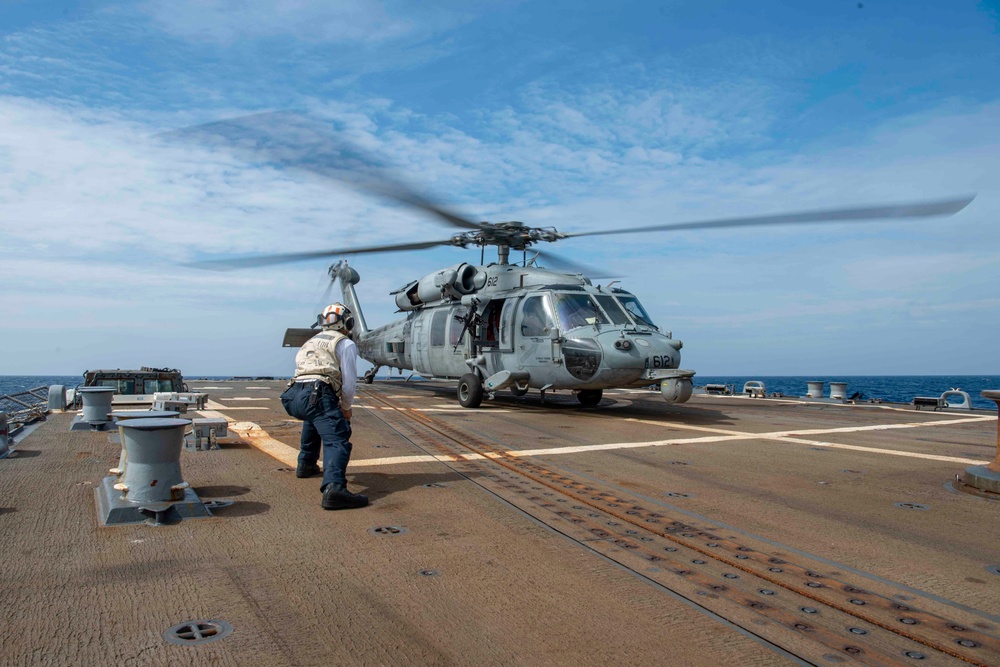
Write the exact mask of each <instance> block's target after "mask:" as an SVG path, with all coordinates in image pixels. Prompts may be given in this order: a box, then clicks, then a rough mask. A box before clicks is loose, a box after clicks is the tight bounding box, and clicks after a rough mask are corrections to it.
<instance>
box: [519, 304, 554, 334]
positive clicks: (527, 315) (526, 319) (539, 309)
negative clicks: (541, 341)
mask: <svg viewBox="0 0 1000 667" xmlns="http://www.w3.org/2000/svg"><path fill="white" fill-rule="evenodd" d="M551 327H552V320H551V318H549V314H548V313H547V312H546V310H545V302H544V300H543V297H541V296H529V297H528V298H527V299H525V300H524V306H522V307H521V335H523V336H548V335H549V329H550V328H551Z"/></svg>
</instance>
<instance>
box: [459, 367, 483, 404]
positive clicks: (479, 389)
mask: <svg viewBox="0 0 1000 667" xmlns="http://www.w3.org/2000/svg"><path fill="white" fill-rule="evenodd" d="M458 402H459V403H460V404H461V405H462V407H463V408H478V407H479V404H480V403H482V402H483V381H482V380H480V379H479V376H478V375H476V374H475V373H466V374H465V375H463V376H462V379H461V380H459V381H458Z"/></svg>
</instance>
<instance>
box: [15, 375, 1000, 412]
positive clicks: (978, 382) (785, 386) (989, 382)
mask: <svg viewBox="0 0 1000 667" xmlns="http://www.w3.org/2000/svg"><path fill="white" fill-rule="evenodd" d="M195 377H198V378H199V379H205V380H225V379H228V378H229V377H231V376H226V375H214V376H192V378H195ZM189 379H190V378H189ZM694 379H695V384H696V385H698V386H704V385H706V384H731V385H733V386H734V389H735V390H736V391H737V392H740V391H742V390H743V383H744V382H746V381H747V380H760V381H761V382H763V383H764V386H765V387H766V388H767V392H768V393H769V394H770V393H774V392H779V393H782V394H784V395H785V396H805V395H806V383H807V382H809V381H813V380H822V381H824V382H826V383H827V384H826V388H825V393H826V395H827V396H829V395H830V382H846V383H847V395H848V396H850V395H851V394H853V393H854V392H856V391H860V392H861V393H862V394H863V398H864V400H867V399H869V398H881V399H882V400H883V401H890V402H893V403H909V402H910V401H911V400H913V397H914V396H940V395H941V392H944V391H948V390H949V389H951V388H960V389H962V390H963V391H966V392H968V393H969V396H970V397H971V398H972V404H973V406H975V407H977V408H990V409H995V408H996V404H995V403H993V401H989V400H986V399H985V398H982V397H981V396H980V395H979V392H981V391H982V390H984V389H993V390H997V389H1000V375H853V376H851V375H796V376H769V375H755V376H749V375H696V376H695V378H694ZM82 382H83V376H82V375H0V396H3V395H4V394H12V393H15V392H18V391H24V390H25V389H33V388H34V387H48V386H49V385H53V384H61V385H65V386H66V388H71V387H75V386H77V385H78V384H81V383H82Z"/></svg>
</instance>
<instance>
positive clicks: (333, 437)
mask: <svg viewBox="0 0 1000 667" xmlns="http://www.w3.org/2000/svg"><path fill="white" fill-rule="evenodd" d="M281 403H282V405H284V406H285V412H287V413H288V414H289V415H291V416H292V417H295V418H296V419H301V420H302V439H301V440H300V441H299V464H300V465H302V464H305V465H316V462H317V461H318V460H319V453H320V447H322V449H323V484H322V487H321V488H323V487H326V485H327V484H331V483H333V484H343V485H346V484H347V477H346V474H345V473H346V471H347V462H348V461H350V459H351V425H350V423H348V421H347V420H346V419H344V413H343V412H341V411H340V400H339V399H338V398H337V394H336V393H335V392H334V391H333V388H332V387H330V385H328V384H326V383H325V382H296V383H295V384H293V385H292V386H291V387H289V388H288V389H287V390H286V391H285V393H283V394H282V395H281Z"/></svg>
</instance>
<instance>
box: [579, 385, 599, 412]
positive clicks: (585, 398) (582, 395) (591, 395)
mask: <svg viewBox="0 0 1000 667" xmlns="http://www.w3.org/2000/svg"><path fill="white" fill-rule="evenodd" d="M602 398H604V390H603V389H581V390H580V391H578V392H577V394H576V400H578V401H580V404H581V405H585V406H587V407H588V408H590V407H593V406H595V405H597V404H598V403H600V402H601V399H602Z"/></svg>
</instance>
